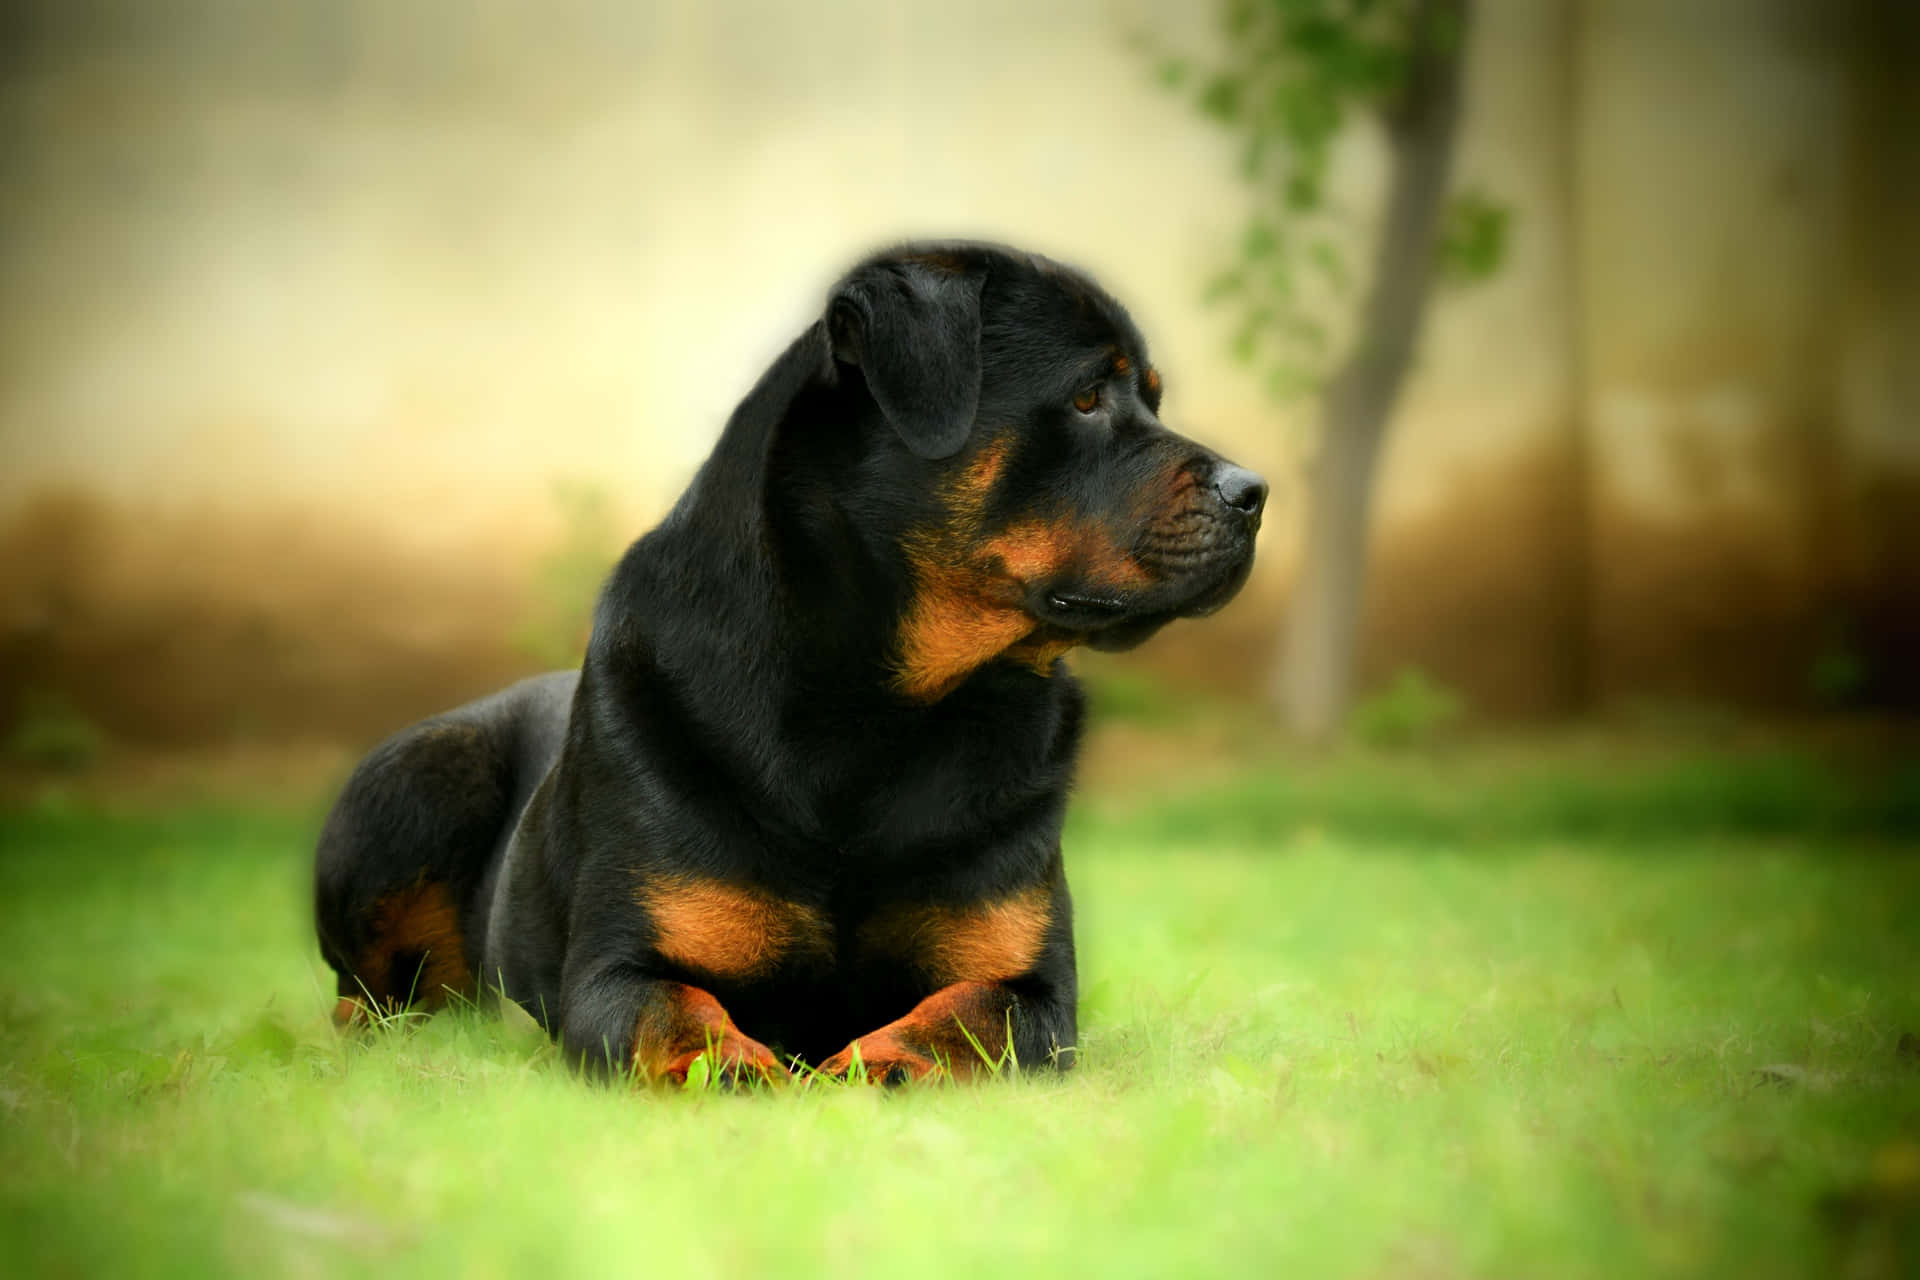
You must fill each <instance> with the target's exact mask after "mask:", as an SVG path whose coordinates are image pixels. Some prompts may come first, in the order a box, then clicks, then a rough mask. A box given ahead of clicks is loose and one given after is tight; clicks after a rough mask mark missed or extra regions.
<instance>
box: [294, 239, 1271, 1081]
mask: <svg viewBox="0 0 1920 1280" xmlns="http://www.w3.org/2000/svg"><path fill="white" fill-rule="evenodd" d="M1159 408H1160V378H1159V375H1158V373H1157V372H1156V371H1155V370H1154V367H1153V365H1152V364H1151V363H1150V362H1149V360H1148V358H1147V351H1146V347H1145V345H1144V343H1143V342H1142V341H1141V338H1140V335H1139V333H1138V332H1137V331H1136V330H1135V329H1134V327H1133V324H1132V322H1131V321H1130V320H1129V319H1128V318H1127V315H1126V313H1125V312H1124V311H1123V310H1121V308H1120V307H1119V305H1118V304H1116V303H1115V302H1114V301H1113V300H1112V299H1111V298H1109V297H1108V296H1107V295H1106V294H1105V293H1103V292H1102V291H1101V290H1100V289H1099V287H1098V286H1096V285H1095V284H1094V283H1093V282H1092V281H1091V280H1089V279H1088V278H1087V277H1085V276H1084V275H1081V274H1079V273H1077V272H1075V271H1072V270H1069V269H1068V268H1065V267H1062V266H1060V265H1058V264H1056V263H1053V262H1050V261H1048V260H1046V259H1044V258H1039V257H1035V256H1032V255H1029V254H1024V253H1019V252H1015V251H1012V250H1008V249H1003V248H997V247H994V246H990V245H977V244H926V245H913V246H908V247H905V248H902V249H899V250H895V251H893V252H889V253H885V254H881V255H879V256H877V257H874V258H872V259H870V260H869V261H867V262H865V263H864V264H862V265H861V266H859V267H858V268H856V269H855V270H854V271H853V272H852V273H851V274H849V275H848V276H847V277H846V278H845V279H844V280H842V281H841V282H840V284H839V285H838V286H837V287H836V288H835V289H834V290H833V293H832V296H831V298H830V301H829V303H828V307H827V313H826V316H825V317H824V318H823V319H822V320H821V321H820V322H818V323H816V324H814V325H813V326H812V327H811V328H809V329H808V330H807V331H806V332H805V333H804V334H802V335H801V336H800V338H799V340H798V341H796V342H795V343H794V344H793V345H792V346H791V347H789V348H788V349H787V351H786V353H785V354H783V355H782V356H781V357H780V358H779V359H778V360H777V361H776V362H775V363H774V365H773V367H772V368H771V369H769V370H768V371H767V373H766V374H765V376H763V377H762V378H761V379H760V382H759V385H757V386H756V387H755V388H754V389H753V391H752V392H751V393H750V394H749V395H748V396H747V398H746V400H745V401H744V402H743V403H742V404H741V405H740V407H739V408H738V409H737V410H736V411H735V412H734V414H733V416H732V418H731V419H730V420H729V422H728V423H727V427H726V430H725V432H724V433H723V434H722V435H721V437H720V441H719V443H718V444H717V445H716V446H715V448H714V451H713V454H712V456H711V457H710V458H709V459H708V460H707V462H706V464H705V465H704V466H703V467H702V468H701V470H700V472H699V474H698V475H697V476H696V477H695V478H694V481H693V484H692V485H691V487H690V488H689V489H688V490H687V492H686V494H685V495H684V496H683V497H682V498H681V499H680V502H679V504H678V505H677V506H676V507H675V508H674V510H673V512H672V514H671V515H669V516H668V517H667V518H666V520H665V521H664V522H663V523H662V524H661V525H660V526H659V527H658V528H657V529H655V530H654V531H653V532H651V533H649V534H647V535H646V536H645V537H643V538H641V539H640V540H639V541H638V542H636V543H635V544H634V545H633V547H632V548H631V549H629V550H628V552H627V553H626V555H625V557H624V558H623V559H622V560H621V561H620V563H619V565H618V567H617V568H616V569H615V570H614V572H613V575H612V577H611V578H610V579H609V581H608V582H607V585H606V588H605V590H604V592H603V594H602V596H601V598H600V603H599V608H598V612H597V614H596V616H595V619H594V626H593V635H592V640H591V642H590V645H589V648H588V652H587V658H586V662H585V665H584V667H583V668H582V670H581V671H580V672H579V673H578V674H577V675H576V674H575V673H572V672H565V673H557V674H554V675H549V676H543V677H540V678H537V679H533V680H529V681H526V682H525V683H522V684H519V685H516V686H514V687H513V688H511V689H508V690H507V691H505V692H504V693H500V694H497V695H495V696H494V697H491V698H488V699H485V700H483V701H480V702H476V703H473V704H471V705H469V706H466V707H462V708H460V709H459V710H456V711H452V712H449V713H447V714H446V715H443V716H439V717H436V718H434V719H432V720H428V721H426V722H424V723H422V724H418V725H415V726H413V727H412V728H410V729H407V730H404V731H403V732H401V733H400V734H398V735H396V736H395V737H393V738H391V739H389V740H388V741H387V742H385V743H383V744H382V745H381V746H379V747H378V748H376V749H375V750H374V751H373V753H372V754H371V755H369V756H368V757H367V759H366V760H365V761H363V762H362V763H361V765H360V766H359V768H358V769H357V770H356V771H355V773H354V774H353V777H352V779H351V780H350V781H349V782H348V783H347V786H346V789H345V792H344V793H343V794H342V795H341V797H340V799H339V801H338V803H337V804H336V805H335V806H334V809H333V812H332V814H331V816H330V817H329V818H328V820H327V824H326V828H325V830H324V832H323V833H322V835H321V837H320V846H319V854H318V860H317V867H316V889H315V906H316V915H317V920H318V926H319V933H320V947H321V950H322V952H323V953H324V954H325V956H326V959H327V961H328V963H329V964H331V965H332V966H333V968H334V969H335V970H336V971H337V972H338V974H339V976H340V984H339V989H340V1003H339V1005H338V1007H337V1009H336V1014H335V1016H336V1019H337V1020H339V1021H341V1022H343V1023H347V1022H353V1021H357V1020H359V1019H360V1018H361V1017H362V1016H364V1014H365V1012H366V1008H367V1005H368V1003H369V1002H370V1003H371V1004H373V1005H374V1006H376V1007H381V1006H384V1007H389V1008H391V1007H398V1006H402V1005H406V1004H409V1003H414V1004H417V1005H419V1006H422V1007H426V1008H432V1007H435V1006H437V1005H439V1004H440V1003H442V1002H443V1001H444V1000H445V999H446V996H447V993H449V992H452V993H472V992H474V991H476V989H477V988H479V987H481V986H486V987H493V986H496V985H497V986H498V987H499V988H500V989H501V990H502V991H503V992H504V993H505V995H506V996H507V997H509V998H511V999H513V1000H515V1001H517V1002H518V1003H519V1004H520V1005H521V1006H522V1007H524V1008H525V1009H526V1010H527V1011H528V1012H529V1013H531V1014H532V1015H533V1016H534V1017H535V1018H537V1019H539V1021H540V1022H541V1023H542V1024H543V1025H544V1026H545V1027H546V1028H547V1030H548V1031H549V1032H550V1033H551V1034H553V1035H554V1036H555V1037H557V1038H558V1039H559V1041H560V1042H561V1045H562V1046H563V1049H564V1052H565V1053H566V1054H567V1056H568V1057H569V1058H570V1059H573V1060H577V1061H584V1062H585V1063H586V1064H588V1065H590V1066H594V1067H599V1068H609V1067H610V1068H612V1069H614V1070H616V1071H619V1070H628V1071H632V1072H634V1073H635V1074H638V1075H641V1076H645V1077H650V1078H666V1079H684V1078H685V1076H686V1073H687V1071H688V1069H689V1067H690V1066H691V1065H692V1064H693V1062H694V1060H695V1059H696V1058H698V1057H699V1056H700V1055H701V1054H702V1053H705V1052H711V1054H712V1055H713V1057H712V1058H710V1059H709V1061H710V1062H716V1063H717V1064H718V1065H719V1066H720V1067H721V1068H722V1069H723V1070H724V1071H726V1072H729V1073H735V1074H757V1075H762V1076H767V1077H778V1076H782V1075H784V1074H785V1071H786V1067H785V1066H783V1063H789V1064H790V1063H800V1062H804V1063H808V1064H812V1065H815V1066H817V1067H819V1068H820V1069H822V1070H824V1071H827V1072H832V1073H843V1072H846V1071H848V1070H849V1068H850V1067H851V1064H852V1061H853V1058H854V1051H855V1049H856V1048H857V1050H858V1056H859V1058H860V1059H861V1060H862V1061H863V1062H864V1064H865V1067H866V1069H867V1071H868V1072H869V1073H870V1074H871V1075H872V1076H873V1077H874V1078H879V1079H889V1080H898V1079H905V1078H919V1077H923V1076H927V1075H929V1074H934V1073H936V1072H937V1071H939V1070H940V1069H941V1067H942V1066H944V1067H946V1068H947V1069H949V1070H951V1072H952V1073H953V1074H954V1075H966V1074H968V1073H970V1072H971V1071H973V1070H975V1069H977V1068H978V1067H979V1065H980V1063H981V1054H983V1053H984V1054H986V1055H988V1056H989V1057H995V1058H998V1057H1000V1056H1001V1055H1004V1054H1007V1053H1008V1051H1009V1050H1011V1052H1012V1054H1013V1055H1014V1056H1016V1057H1017V1060H1018V1061H1019V1062H1020V1063H1022V1064H1023V1065H1033V1064H1039V1063H1047V1064H1051V1065H1053V1066H1056V1067H1066V1066H1069V1065H1071V1063H1072V1061H1073V1053H1074V1049H1073V1046H1074V1029H1075V972H1074V952H1073V910H1072V904H1071V901H1070V899H1069V897H1068V894H1067V881H1066V876H1065V873H1064V872H1063V870H1062V867H1061V855H1060V829H1061V818H1062V812H1063V810H1064V808H1065V804H1066V798H1067V790H1068V785H1069V780H1070V778H1071V775H1072V771H1073V762H1074V756H1075V752H1076V750H1077V745H1078V742H1079V737H1080V724H1081V706H1082V703H1081V695H1080V691H1079V688H1078V687H1077V685H1076V684H1075V682H1074V680H1073V678H1072V676H1070V675H1069V674H1068V673H1067V671H1066V669H1065V668H1064V666H1063V665H1062V664H1061V662H1060V658H1061V655H1062V654H1064V653H1065V652H1066V651H1067V650H1069V649H1071V648H1072V647H1074V646H1075V645H1080V644H1086V645H1091V646H1093V647H1095V648H1098V649H1120V648H1126V647H1128V646H1131V645H1134V644H1138V643H1139V642H1140V641H1142V640H1144V639H1146V638H1147V637H1148V636H1149V635H1151V634H1152V633H1153V632H1155V631H1156V630H1158V629H1159V628H1160V627H1161V626H1162V625H1164V624H1165V623H1167V622H1168V621H1170V620H1172V619H1174V618H1180V617H1192V616H1196V615H1200V614H1205V613H1209V612H1211V611H1213V610H1214V609H1217V608H1219V607H1220V606H1221V605H1222V604H1224V603H1225V602H1226V601H1227V600H1228V599H1229V598H1230V597H1231V596H1232V595H1233V594H1234V593H1235V592H1236V591H1237V590H1238V589H1239V587H1240V585H1241V583H1242V582H1244V581H1245V579H1246V577H1247V572H1248V569H1249V567H1250V566H1251V564H1252V558H1253V543H1254V534H1255V531H1256V530H1257V529H1258V527H1259V524H1260V511H1261V506H1262V503H1263V502H1264V500H1265V497H1266V486H1265V485H1264V484H1263V483H1262V482H1261V480H1260V479H1259V477H1257V476H1255V475H1254V474H1252V473H1251V472H1249V471H1246V470H1243V469H1242V468H1239V467H1236V466H1233V465H1231V464H1229V463H1227V462H1225V461H1223V460H1221V459H1220V458H1219V457H1217V456H1215V455H1214V454H1212V453H1210V452H1208V451H1207V450H1206V449H1204V448H1201V447H1200V446H1198V445H1196V444H1194V443H1193V442H1192V441H1190V440H1186V439H1183V438H1182V437H1180V436H1178V435H1175V434H1174V433H1173V432H1171V431H1169V430H1167V429H1166V428H1165V427H1164V426H1162V425H1161V423H1160V420H1159V418H1158V417H1157V413H1158V410H1159ZM1009 1037H1010V1040H1009Z"/></svg>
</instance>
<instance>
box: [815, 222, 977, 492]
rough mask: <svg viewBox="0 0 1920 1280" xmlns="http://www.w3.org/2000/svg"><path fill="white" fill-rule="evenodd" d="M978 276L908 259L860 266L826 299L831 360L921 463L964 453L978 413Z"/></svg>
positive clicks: (975, 273)
mask: <svg viewBox="0 0 1920 1280" xmlns="http://www.w3.org/2000/svg"><path fill="white" fill-rule="evenodd" d="M984 283H985V276H984V274H983V273H982V272H979V271H966V270H948V269H946V268H945V266H944V265H934V264H930V263H924V262H916V261H914V260H913V259H910V258H904V259H893V260H882V261H879V262H872V263H868V264H867V265H866V266H863V267H860V268H858V269H856V270H855V271H854V272H853V273H852V274H851V275H849V276H848V277H847V278H846V279H844V280H842V281H841V282H840V283H839V285H838V286H836V287H835V289H834V291H833V296H832V297H831V298H829V299H828V301H827V332H828V334H829V335H830V337H831V340H832V343H833V356H834V359H836V360H839V361H840V362H841V363H843V364H851V365H857V366H859V368H860V372H861V374H862V375H863V376H864V377H865V378H866V380H867V390H868V391H870V392H872V393H873V398H874V400H875V402H877V403H878V404H879V406H880V411H881V412H882V413H884V414H886V415H887V421H888V422H891V423H892V424H893V429H894V430H895V431H898V432H899V433H900V438H901V439H902V440H904V441H906V443H907V447H908V448H909V449H911V450H913V451H914V453H916V454H918V455H919V456H920V457H922V458H945V457H948V456H950V455H952V454H955V453H958V452H959V450H960V446H961V445H963V444H965V443H966V442H967V433H968V431H970V430H971V429H972V428H973V415H974V413H975V411H976V410H977V409H978V408H979V406H980V288H981V286H982V285H983V284H984Z"/></svg>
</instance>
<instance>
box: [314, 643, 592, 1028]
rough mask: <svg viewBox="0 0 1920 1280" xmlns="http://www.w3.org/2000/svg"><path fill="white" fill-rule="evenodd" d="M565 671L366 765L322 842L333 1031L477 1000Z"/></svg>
mask: <svg viewBox="0 0 1920 1280" xmlns="http://www.w3.org/2000/svg"><path fill="white" fill-rule="evenodd" d="M579 682H580V673H579V672H577V671H556V672H552V673H550V674H548V675H543V676H536V677H534V678H532V679H530V680H523V681H521V682H520V683H519V684H516V685H514V686H512V687H511V688H508V689H506V690H503V691H502V692H500V693H497V694H494V695H492V696H491V697H487V698H482V699H480V700H479V701H477V702H471V703H468V704H467V705H466V706H463V707H460V708H457V709H456V710H453V711H449V712H447V713H445V714H444V715H438V716H434V717H433V718H431V719H429V720H423V721H421V722H420V723H418V724H415V725H412V726H410V727H409V728H406V729H403V730H401V731H400V732H399V733H396V734H395V735H393V736H392V737H391V738H388V739H387V740H386V741H385V742H383V743H381V744H380V745H379V746H377V747H375V748H374V749H373V750H372V751H371V752H369V753H368V754H367V757H366V758H365V759H364V760H362V761H361V762H360V764H359V766H358V767H357V768H355V769H354V771H353V776H352V777H351V778H349V779H348V781H347V785H346V787H345V788H344V789H343V790H342V791H341V794H340V798H339V800H337V801H336V802H335V803H334V806H333V810H332V812H331V813H329V814H328V815H327V821H326V825H325V827H324V828H323V829H322V830H321V833H320V843H319V849H318V853H317V856H316V859H315V865H314V919H315V923H316V925H317V927H318V930H319V934H320V950H321V954H322V955H324V956H325V957H326V960H327V963H328V964H330V965H331V966H333V970H334V972H335V973H336V974H337V975H339V996H340V999H339V1002H338V1003H337V1004H336V1005H335V1007H334V1020H335V1021H336V1022H340V1023H346V1022H351V1021H355V1020H357V1019H359V1018H360V1017H362V1016H364V1013H363V1010H364V1009H365V1008H366V1007H368V1006H371V1007H372V1008H374V1009H376V1010H381V1011H391V1010H394V1009H398V1008H402V1007H405V1006H407V1005H410V1004H418V1005H420V1006H422V1007H424V1008H428V1009H432V1008H438V1007H439V1006H440V1005H442V1004H443V1003H445V1001H446V999H447V993H449V992H452V993H454V994H456V995H461V996H470V995H472V994H473V992H474V991H475V990H476V989H477V986H478V980H479V966H480V954H481V940H482V939H483V938H484V937H485V930H486V917H487V910H488V904H489V903H490V901H491V899H492V896H493V893H492V889H493V880H494V876H495V874H496V873H497V871H498V869H499V866H500V857H501V853H502V852H503V850H504V849H505V847H506V844H507V841H508V840H509V839H510V838H511V836H512V834H513V828H514V824H515V823H516V822H517V821H518V820H519V816H520V811H521V810H522V809H523V808H524V807H525V806H526V802H527V797H528V796H529V795H531V794H532V792H533V789H534V787H535V786H536V785H537V784H538V783H539V781H540V779H541V778H542V777H543V776H545V774H546V772H547V770H548V769H550V768H551V767H552V766H553V762H554V760H555V759H556V758H557V757H558V756H559V754H560V746H561V743H562V742H564V741H565V738H566V726H567V717H568V714H569V711H570V709H571V707H572V703H573V693H574V689H575V687H576V686H577V685H578V684H579Z"/></svg>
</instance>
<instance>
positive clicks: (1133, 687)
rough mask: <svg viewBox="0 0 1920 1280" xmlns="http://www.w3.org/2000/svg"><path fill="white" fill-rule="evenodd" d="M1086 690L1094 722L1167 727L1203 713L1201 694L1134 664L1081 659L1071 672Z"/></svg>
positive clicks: (1185, 721) (1204, 709) (1156, 727)
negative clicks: (1121, 664) (1179, 687)
mask: <svg viewBox="0 0 1920 1280" xmlns="http://www.w3.org/2000/svg"><path fill="white" fill-rule="evenodd" d="M1074 673H1075V674H1076V675H1077V676H1078V677H1079V679H1080V683H1081V686H1082V687H1083V688H1085V690H1086V692H1087V702H1088V704H1089V706H1090V708H1091V711H1092V715H1093V721H1094V723H1095V724H1132V725H1138V726H1140V727H1142V728H1147V729H1160V728H1168V727H1173V726H1177V725H1181V724H1185V723H1187V722H1189V721H1191V720H1192V719H1193V718H1194V717H1195V716H1196V714H1205V713H1206V711H1207V710H1208V709H1209V708H1207V707H1205V706H1204V705H1203V704H1204V701H1205V699H1204V695H1199V694H1194V693H1191V692H1188V691H1184V690H1180V689H1176V688H1174V687H1173V686H1172V685H1170V684H1168V683H1167V682H1166V681H1165V680H1162V679H1160V678H1159V677H1157V676H1155V675H1154V674H1153V673H1151V672H1148V671H1142V670H1140V669H1138V668H1136V667H1126V666H1120V665H1115V664H1112V663H1110V662H1098V661H1094V660H1091V659H1082V660H1081V661H1078V662H1076V663H1075V672H1074Z"/></svg>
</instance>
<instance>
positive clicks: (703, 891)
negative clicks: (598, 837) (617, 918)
mask: <svg viewBox="0 0 1920 1280" xmlns="http://www.w3.org/2000/svg"><path fill="white" fill-rule="evenodd" d="M634 896H635V897H636V898H637V899H638V901H639V903H640V905H641V906H642V907H643V908H645V910H646V912H647V917H648V919H649V920H651V921H652V922H653V928H654V943H653V946H654V950H656V951H658V952H659V953H660V954H661V955H662V956H664V957H666V958H667V959H668V960H671V961H672V962H673V963H675V964H679V965H685V966H686V967H687V968H689V969H694V970H697V971H699V972H701V973H709V974H712V975H713V976H714V977H716V978H734V979H738V978H750V977H752V976H754V975H755V974H760V973H765V972H767V971H768V970H770V969H772V968H773V967H774V966H775V965H776V964H778V963H779V962H780V961H781V960H782V959H784V958H786V957H787V956H790V955H794V954H799V953H812V954H815V955H819V954H825V953H828V952H831V951H832V949H833V930H832V927H831V926H830V925H829V924H828V923H827V920H826V917H825V916H823V915H822V914H821V913H820V912H819V911H817V910H815V909H814V908H812V907H809V906H805V905H802V904H801V903H797V902H788V901H786V900H785V899H782V898H777V897H775V896H774V895H772V894H770V893H767V892H765V891H763V890H760V889H753V888H748V887H746V886H742V885H733V884H726V883H723V882H722V881H719V880H695V879H692V878H688V877H682V876H664V877H659V878H655V879H648V880H646V881H645V882H644V883H642V884H641V885H640V887H639V889H638V890H636V891H635V895H634Z"/></svg>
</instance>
